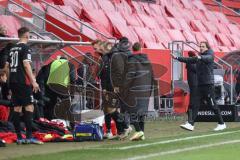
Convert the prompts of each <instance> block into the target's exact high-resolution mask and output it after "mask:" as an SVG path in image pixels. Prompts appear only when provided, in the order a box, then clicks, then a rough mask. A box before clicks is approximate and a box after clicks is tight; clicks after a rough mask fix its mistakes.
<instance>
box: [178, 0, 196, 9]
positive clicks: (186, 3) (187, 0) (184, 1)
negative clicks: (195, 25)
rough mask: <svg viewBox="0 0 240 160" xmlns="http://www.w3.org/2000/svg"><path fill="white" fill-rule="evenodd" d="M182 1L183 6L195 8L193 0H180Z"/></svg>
mask: <svg viewBox="0 0 240 160" xmlns="http://www.w3.org/2000/svg"><path fill="white" fill-rule="evenodd" d="M180 2H181V3H182V4H183V7H184V8H186V9H191V8H193V6H192V5H193V4H192V1H191V0H180Z"/></svg>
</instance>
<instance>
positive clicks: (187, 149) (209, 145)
mask: <svg viewBox="0 0 240 160" xmlns="http://www.w3.org/2000/svg"><path fill="white" fill-rule="evenodd" d="M234 143H240V140H232V141H225V142H219V143H213V144H206V145H200V146H194V147H187V148H183V149H175V150H170V151H165V152H160V153H152V154H148V155H143V156H136V157H131V158H126V159H123V160H140V159H148V158H153V157H158V156H164V155H169V154H176V153H181V152H186V151H193V150H198V149H204V148H210V147H215V146H220V145H225V144H234Z"/></svg>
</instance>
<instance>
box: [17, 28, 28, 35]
mask: <svg viewBox="0 0 240 160" xmlns="http://www.w3.org/2000/svg"><path fill="white" fill-rule="evenodd" d="M29 31H30V30H29V29H28V28H27V27H21V28H19V29H18V37H19V38H21V37H22V36H23V35H24V34H25V33H27V32H29Z"/></svg>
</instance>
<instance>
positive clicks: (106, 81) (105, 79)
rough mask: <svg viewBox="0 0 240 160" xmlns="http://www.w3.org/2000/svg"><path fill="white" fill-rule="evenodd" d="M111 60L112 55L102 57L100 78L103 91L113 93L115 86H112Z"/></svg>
mask: <svg viewBox="0 0 240 160" xmlns="http://www.w3.org/2000/svg"><path fill="white" fill-rule="evenodd" d="M110 60H111V54H110V53H109V54H105V55H103V56H102V62H101V64H100V72H99V78H100V79H101V85H102V89H103V90H107V91H110V92H112V91H113V86H112V82H111V75H110Z"/></svg>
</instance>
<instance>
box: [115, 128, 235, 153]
mask: <svg viewBox="0 0 240 160" xmlns="http://www.w3.org/2000/svg"><path fill="white" fill-rule="evenodd" d="M237 132H240V130H239V131H228V132H221V133H213V134H205V135H200V136H190V137H185V138H177V139H171V140H166V141H158V142H152V143H145V144H137V145H131V146H125V147H118V148H113V149H119V150H126V149H133V148H141V147H147V146H153V145H158V144H167V143H173V142H180V141H186V140H191V139H199V138H205V137H212V136H219V135H225V134H231V133H237Z"/></svg>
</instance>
